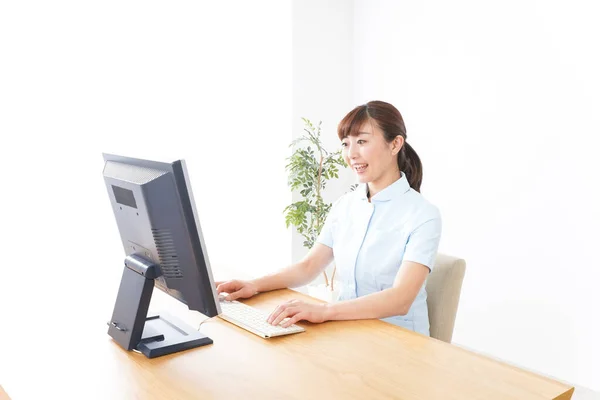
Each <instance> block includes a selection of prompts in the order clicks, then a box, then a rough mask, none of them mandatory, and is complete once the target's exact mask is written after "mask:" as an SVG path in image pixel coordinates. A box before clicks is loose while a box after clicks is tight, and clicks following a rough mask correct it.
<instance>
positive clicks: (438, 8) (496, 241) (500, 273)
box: [354, 0, 600, 390]
mask: <svg viewBox="0 0 600 400" xmlns="http://www.w3.org/2000/svg"><path fill="white" fill-rule="evenodd" d="M599 11H600V6H598V3H597V2H593V1H578V2H568V3H567V2H558V1H552V2H549V1H523V0H519V1H509V2H497V3H493V2H479V1H465V0H462V1H454V2H446V1H432V0H430V1H419V2H410V1H373V0H369V1H366V0H357V1H356V2H355V14H354V21H355V30H354V43H355V47H354V84H355V88H356V91H355V97H354V101H355V102H357V103H360V102H364V101H368V100H371V99H381V100H386V101H389V102H391V103H393V104H395V105H396V106H397V107H398V108H399V109H400V111H401V112H402V113H403V116H404V117H405V122H406V126H407V129H408V142H409V143H411V144H412V145H413V146H414V148H415V149H416V150H417V152H418V153H419V155H420V156H421V157H422V161H423V164H424V168H425V175H424V182H423V187H422V189H423V190H422V192H423V194H424V195H425V196H426V197H427V198H429V199H430V200H431V201H432V202H434V203H435V204H437V205H438V206H439V207H440V209H441V212H442V215H443V218H444V232H443V236H442V242H441V245H440V251H443V252H448V253H451V254H454V255H457V256H460V257H463V258H465V259H466V261H467V274H466V277H465V282H464V287H463V294H462V298H461V303H460V309H459V313H458V318H457V323H456V329H455V336H454V340H455V342H456V343H458V344H462V345H465V346H467V347H470V348H473V349H476V350H479V351H482V352H485V353H488V354H491V355H494V356H497V357H499V358H502V359H505V360H508V361H510V362H513V363H516V364H518V365H521V366H524V367H527V368H531V369H533V370H536V371H540V372H543V373H546V374H549V375H551V376H555V377H558V378H560V379H564V380H568V381H571V382H573V383H577V384H580V385H583V386H588V387H590V388H592V389H595V390H599V389H600V345H598V338H600V313H599V312H598V309H599V307H600V297H599V295H598V290H597V288H598V283H599V282H600V268H599V267H600V265H599V261H598V260H599V259H598V253H597V247H598V241H599V240H600V234H599V229H598V226H600V191H599V190H598V188H599V184H598V182H599V180H598V172H599V171H600V161H599V158H598V156H597V145H598V135H599V133H600V115H599V114H598V110H600V74H598V71H600V53H599V52H598V50H597V49H598V38H599V37H600V25H598V24H597V16H598V15H600V14H599Z"/></svg>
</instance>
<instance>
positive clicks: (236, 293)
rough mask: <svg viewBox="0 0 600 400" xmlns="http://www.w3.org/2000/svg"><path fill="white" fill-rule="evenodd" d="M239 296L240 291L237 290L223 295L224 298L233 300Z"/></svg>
mask: <svg viewBox="0 0 600 400" xmlns="http://www.w3.org/2000/svg"><path fill="white" fill-rule="evenodd" d="M240 297H242V291H241V290H238V291H237V292H233V293H231V294H228V295H227V296H225V300H228V301H233V300H236V299H239V298H240Z"/></svg>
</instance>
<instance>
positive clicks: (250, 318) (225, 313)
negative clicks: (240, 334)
mask: <svg viewBox="0 0 600 400" xmlns="http://www.w3.org/2000/svg"><path fill="white" fill-rule="evenodd" d="M219 303H220V304H221V310H222V313H221V314H219V317H221V318H222V319H224V320H225V321H228V322H231V323H232V324H234V325H237V326H239V327H240V328H243V329H246V330H247V331H249V332H252V333H254V334H255V335H258V336H260V337H262V338H270V337H274V336H282V335H289V334H292V333H299V332H304V330H305V329H304V328H302V327H300V326H298V325H291V326H289V327H287V328H282V327H281V326H279V325H271V324H269V323H268V322H267V318H269V315H270V313H266V312H264V311H261V310H259V309H256V308H254V307H251V306H249V305H246V304H244V303H240V302H239V301H235V300H234V301H226V300H220V302H219ZM288 319H289V318H285V319H284V320H283V321H281V324H283V323H284V322H285V321H287V320H288ZM281 324H280V325H281Z"/></svg>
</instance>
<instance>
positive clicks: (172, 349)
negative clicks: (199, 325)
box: [137, 313, 213, 358]
mask: <svg viewBox="0 0 600 400" xmlns="http://www.w3.org/2000/svg"><path fill="white" fill-rule="evenodd" d="M212 343H213V341H212V339H210V338H209V337H207V336H206V335H203V334H202V333H200V332H198V331H197V330H196V329H194V328H192V327H191V326H189V325H187V324H185V323H184V322H182V321H180V320H178V319H177V318H175V317H173V316H172V315H169V314H165V313H163V314H162V315H153V316H148V317H147V318H146V323H145V324H144V333H142V339H141V340H140V342H139V344H138V345H137V349H138V350H139V351H140V352H142V353H143V354H144V355H145V356H146V357H148V358H155V357H160V356H164V355H167V354H173V353H177V352H178V351H183V350H188V349H193V348H195V347H200V346H204V345H207V344H212Z"/></svg>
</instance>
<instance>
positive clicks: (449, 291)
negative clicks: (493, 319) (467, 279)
mask: <svg viewBox="0 0 600 400" xmlns="http://www.w3.org/2000/svg"><path fill="white" fill-rule="evenodd" d="M465 268H466V262H465V260H463V259H460V258H456V257H452V256H449V255H445V254H438V255H437V257H436V260H435V265H434V267H433V270H432V271H431V274H430V275H429V277H428V278H427V284H426V285H425V288H426V290H427V309H428V311H429V334H430V336H431V337H433V338H436V339H439V340H443V341H444V342H448V343H451V342H452V333H453V331H454V322H455V320H456V311H457V310H458V300H459V299H460V290H461V288H462V283H463V278H464V276H465Z"/></svg>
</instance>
